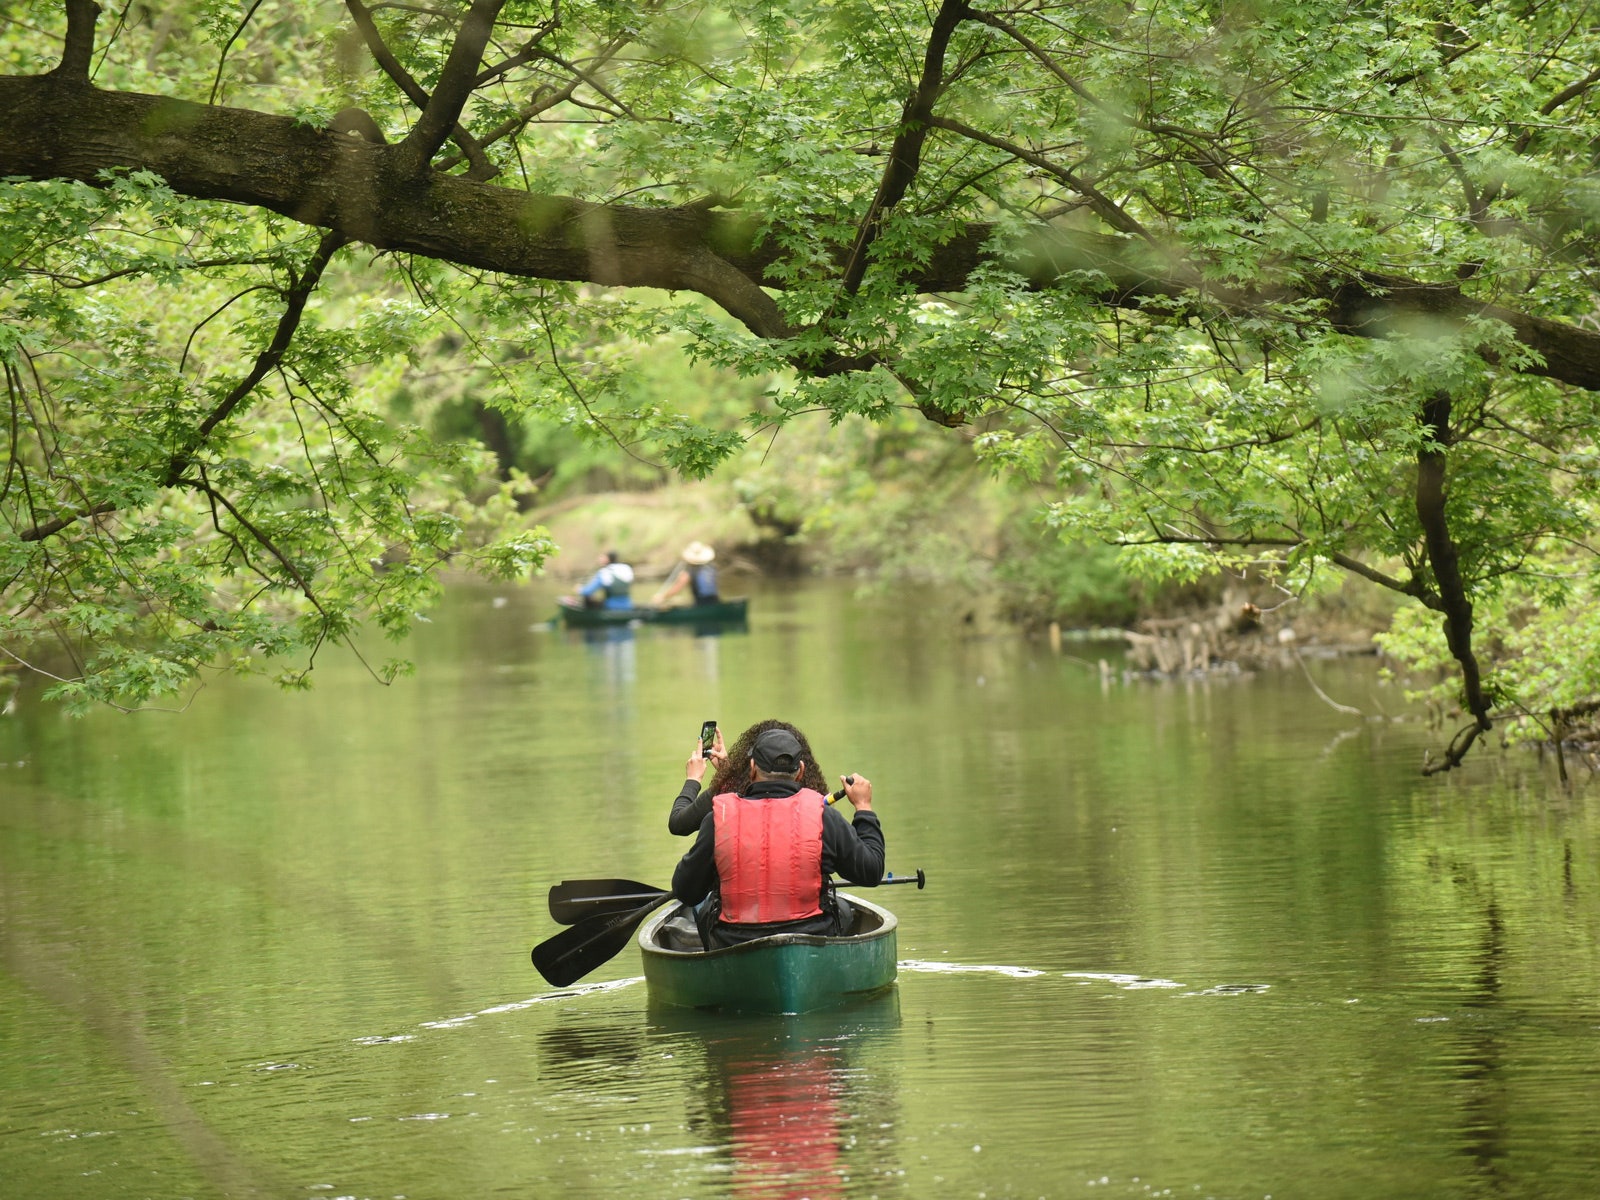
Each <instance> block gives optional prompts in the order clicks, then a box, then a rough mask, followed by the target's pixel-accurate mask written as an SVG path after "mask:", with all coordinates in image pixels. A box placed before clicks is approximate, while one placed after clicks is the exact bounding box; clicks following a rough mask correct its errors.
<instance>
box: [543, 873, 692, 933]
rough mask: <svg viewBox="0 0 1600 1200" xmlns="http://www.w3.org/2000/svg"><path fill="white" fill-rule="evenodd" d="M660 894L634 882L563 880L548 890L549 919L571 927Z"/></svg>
mask: <svg viewBox="0 0 1600 1200" xmlns="http://www.w3.org/2000/svg"><path fill="white" fill-rule="evenodd" d="M664 892H665V889H664V888H658V887H651V886H650V885H649V884H648V883H640V882H639V881H638V880H636V879H563V880H562V881H561V882H560V883H557V884H552V885H551V887H550V917H551V919H552V920H555V921H559V922H560V923H561V924H563V925H574V924H576V923H577V922H579V921H582V920H584V919H586V918H588V917H603V916H609V915H611V914H613V913H620V912H628V911H630V910H632V909H635V908H638V907H639V905H641V904H643V903H644V902H645V901H646V900H654V899H656V898H657V897H658V896H661V895H663V894H664Z"/></svg>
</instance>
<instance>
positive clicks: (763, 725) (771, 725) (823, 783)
mask: <svg viewBox="0 0 1600 1200" xmlns="http://www.w3.org/2000/svg"><path fill="white" fill-rule="evenodd" d="M769 729H786V730H788V731H789V732H790V733H792V734H794V736H795V740H796V741H798V742H799V743H800V754H801V756H802V757H803V758H804V759H805V768H806V769H805V774H804V775H802V776H801V777H800V782H801V784H802V785H803V786H805V787H808V788H811V789H812V790H813V791H817V792H821V793H822V794H823V795H824V796H826V795H827V794H828V777H827V776H826V775H824V774H823V773H822V768H821V767H819V766H817V758H816V755H814V754H812V753H811V743H810V742H808V741H806V735H805V734H803V733H801V732H800V731H799V730H798V729H796V728H795V727H794V726H793V725H791V724H789V722H787V721H779V720H776V719H769V720H766V721H757V722H756V723H755V724H754V725H752V726H750V728H749V729H746V730H745V731H744V732H743V733H741V734H740V735H739V738H738V740H737V741H735V742H734V743H733V745H731V746H729V747H728V763H727V765H726V766H725V767H723V768H722V769H721V770H720V771H718V772H717V774H716V778H714V779H713V780H712V781H711V783H710V784H709V790H710V792H711V794H712V795H713V796H720V795H722V794H723V793H724V792H738V791H741V790H742V789H743V788H744V786H745V784H746V783H748V782H749V779H750V755H751V753H752V752H753V751H754V749H755V744H756V739H757V738H758V737H760V736H761V735H762V734H763V733H765V732H766V731H767V730H769Z"/></svg>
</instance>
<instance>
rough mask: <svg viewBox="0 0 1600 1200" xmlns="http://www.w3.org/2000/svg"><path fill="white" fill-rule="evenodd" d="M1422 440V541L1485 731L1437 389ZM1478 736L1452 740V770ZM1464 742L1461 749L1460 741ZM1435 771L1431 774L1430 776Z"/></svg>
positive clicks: (1446, 404)
mask: <svg viewBox="0 0 1600 1200" xmlns="http://www.w3.org/2000/svg"><path fill="white" fill-rule="evenodd" d="M1422 425H1423V442H1422V445H1421V446H1420V447H1419V448H1418V450H1417V488H1416V506H1417V519H1418V521H1419V522H1420V523H1421V525H1422V537H1423V542H1424V544H1425V545H1426V546H1427V548H1428V564H1429V566H1431V567H1432V568H1433V581H1434V584H1435V586H1436V587H1437V588H1438V590H1439V599H1440V601H1441V604H1440V611H1442V612H1443V613H1444V636H1445V642H1446V644H1447V645H1448V646H1449V647H1450V654H1451V657H1453V658H1454V659H1455V660H1456V662H1457V663H1458V664H1459V665H1460V667H1461V686H1462V694H1463V699H1464V700H1465V702H1466V708H1467V711H1468V712H1470V713H1471V714H1472V716H1473V718H1474V719H1475V721H1476V722H1477V728H1478V730H1479V731H1480V732H1482V733H1487V732H1489V730H1490V729H1492V728H1494V725H1493V722H1492V721H1491V720H1490V717H1489V699H1488V697H1487V696H1486V695H1485V694H1484V691H1483V679H1482V673H1481V671H1480V668H1479V666H1478V659H1477V656H1476V655H1475V654H1474V653H1473V650H1472V601H1471V600H1470V599H1469V598H1468V592H1467V587H1466V584H1465V582H1464V581H1463V580H1462V578H1461V563H1460V555H1459V553H1458V551H1457V549H1456V544H1455V539H1454V538H1453V537H1452V536H1451V534H1450V525H1449V521H1448V519H1447V517H1446V514H1445V496H1446V480H1445V466H1446V454H1447V452H1448V450H1449V448H1450V445H1451V443H1452V442H1453V440H1454V438H1455V433H1454V431H1453V430H1452V429H1451V427H1450V396H1449V394H1448V393H1446V392H1437V393H1435V394H1434V395H1432V396H1430V397H1429V398H1428V400H1427V401H1426V402H1425V403H1424V404H1423V406H1422ZM1476 736H1477V735H1476V734H1470V735H1468V736H1467V737H1466V738H1465V739H1461V738H1460V737H1458V738H1457V739H1456V740H1455V741H1452V742H1451V745H1450V749H1449V750H1448V751H1447V752H1446V755H1445V765H1443V766H1441V767H1439V768H1438V769H1439V770H1449V769H1450V767H1453V766H1456V765H1457V764H1458V763H1460V761H1461V759H1462V758H1463V757H1464V756H1465V755H1466V752H1467V749H1468V748H1469V747H1470V746H1471V745H1472V743H1473V740H1474V739H1475V738H1476ZM1458 741H1459V742H1460V747H1459V750H1458V749H1457V745H1456V743H1457V742H1458ZM1431 773H1432V772H1430V774H1431Z"/></svg>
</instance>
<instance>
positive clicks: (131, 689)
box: [0, 0, 1600, 766]
mask: <svg viewBox="0 0 1600 1200" xmlns="http://www.w3.org/2000/svg"><path fill="white" fill-rule="evenodd" d="M19 7H21V11H19ZM0 23H3V24H0V70H4V71H6V72H7V74H5V75H3V76H0V177H4V179H5V180H6V182H5V185H4V189H3V191H0V204H3V206H4V216H3V225H0V239H3V247H4V251H3V253H0V286H3V288H4V292H3V293H0V294H3V296H4V301H3V303H4V308H3V309H0V361H3V363H4V368H5V374H6V383H7V392H8V397H9V414H10V418H9V422H8V428H7V432H6V434H5V435H4V436H5V437H6V439H7V440H6V443H5V444H6V447H7V460H6V465H5V471H4V477H3V482H0V514H3V517H0V581H3V582H4V587H5V596H6V602H5V606H4V610H3V612H0V647H4V648H5V652H6V653H7V654H10V655H12V656H13V657H14V658H16V659H19V660H26V661H29V662H36V660H35V659H33V657H32V652H31V651H30V650H29V649H28V647H29V646H30V645H34V644H37V642H38V640H39V639H40V638H42V637H46V636H49V637H51V638H54V639H56V640H57V642H58V643H60V644H62V645H64V646H66V647H68V648H69V649H70V651H71V654H72V658H73V668H72V669H71V670H70V671H63V672H61V673H60V674H61V677H62V682H61V684H60V685H59V688H60V690H61V691H62V692H63V693H64V694H65V695H67V696H68V697H69V698H74V699H78V700H92V699H110V700H114V701H117V702H141V701H144V700H146V699H148V698H150V697H152V696H155V695H159V694H162V693H166V692H171V691H173V690H176V689H179V688H181V687H182V686H184V684H185V683H186V681H188V680H190V679H192V678H193V677H194V675H195V674H196V672H197V671H198V670H199V669H200V668H201V666H202V665H203V664H205V663H215V662H234V663H243V664H249V663H254V662H258V661H262V660H269V659H284V660H286V661H293V662H295V663H297V664H299V663H303V660H304V655H305V653H306V652H307V651H308V650H311V649H313V648H314V647H315V646H317V645H319V644H321V643H322V642H323V641H326V640H327V639H329V638H334V639H344V638H348V637H349V636H350V635H351V634H352V632H353V631H354V630H355V629H357V628H358V627H359V626H361V625H362V624H363V623H366V622H372V621H376V622H377V623H379V624H380V625H381V626H383V627H384V628H386V629H389V630H391V631H394V632H397V633H398V632H402V631H403V630H404V629H405V628H406V626H407V624H408V623H409V621H410V620H411V619H412V617H413V615H414V614H415V612H416V611H417V609H418V606H419V605H420V604H421V603H422V602H423V601H424V600H425V598H426V595H427V593H428V592H429V591H430V590H431V589H432V588H433V587H435V586H436V585H435V582H434V581H435V578H436V574H437V570H438V566H439V564H440V563H441V562H442V561H445V559H446V558H448V557H451V556H455V557H458V558H459V557H461V556H467V557H476V558H477V559H478V560H480V561H481V562H483V563H484V564H485V565H486V566H488V567H489V568H491V569H496V570H502V571H510V572H515V571H519V570H525V569H527V568H528V567H529V566H532V565H535V564H537V562H539V561H540V560H541V559H542V557H543V555H544V554H545V553H547V551H548V549H549V546H548V542H547V540H545V539H544V538H543V537H542V535H541V534H540V533H539V532H538V531H534V532H531V533H530V532H527V531H526V530H521V531H519V530H517V529H516V528H515V526H514V525H511V526H506V525H502V524H500V523H499V522H498V517H499V515H503V512H504V511H505V510H506V508H507V498H506V496H505V495H504V494H503V492H502V494H500V495H499V496H498V499H496V498H495V497H489V496H486V494H485V493H484V492H483V490H482V488H481V486H479V484H478V483H477V482H476V481H477V480H478V479H479V478H480V469H481V464H479V463H477V462H476V461H475V460H474V457H473V453H474V452H473V451H472V450H471V448H467V447H451V446H445V445H438V444H434V443H432V442H430V441H429V439H427V438H426V437H425V436H424V435H423V434H422V432H421V430H420V429H418V428H413V427H409V426H405V425H401V424H398V423H396V422H395V421H393V420H389V419H385V408H384V398H385V397H386V396H388V395H391V394H392V393H393V392H394V390H395V388H396V386H397V381H398V380H401V379H403V378H405V377H406V375H407V372H414V371H415V370H416V369H417V368H416V363H417V357H416V353H415V352H416V349H417V347H418V346H420V345H422V344H424V343H425V342H427V341H428V340H429V339H437V338H440V337H446V336H448V337H449V338H450V339H451V343H450V344H452V345H453V346H455V347H456V348H457V353H458V354H459V355H460V356H461V357H463V358H464V359H471V360H472V361H473V362H475V363H478V364H481V365H484V366H486V367H488V368H489V369H490V370H491V371H492V375H491V376H490V378H491V379H492V380H493V383H492V387H491V390H492V394H490V395H488V396H486V397H485V400H486V402H488V403H490V404H492V405H494V406H497V407H499V408H501V409H503V410H505V411H507V412H512V413H515V412H518V411H527V410H534V409H537V410H542V411H548V412H553V413H556V414H558V415H561V416H562V417H563V418H564V419H567V420H569V421H570V422H572V424H573V425H574V427H576V428H580V429H585V430H589V431H591V432H593V433H595V434H596V435H613V434H615V432H616V430H617V429H619V428H626V430H627V431H628V436H629V437H630V438H633V439H637V440H638V441H639V442H640V444H643V445H646V446H649V447H652V448H653V450H654V452H655V453H656V454H657V455H658V456H659V457H660V459H661V460H662V461H664V462H666V463H668V464H670V465H671V466H672V467H674V468H675V469H677V470H679V471H682V472H684V473H686V474H690V475H696V474H704V473H705V472H708V471H710V470H712V469H714V468H715V466H716V465H717V463H718V462H720V461H722V460H723V459H724V458H725V457H726V456H727V455H728V454H730V453H731V452H733V450H734V449H736V448H737V447H738V446H739V445H740V444H741V440H742V438H743V437H745V436H748V435H749V431H750V430H751V429H753V428H756V427H761V426H766V425H770V424H773V423H777V424H778V425H780V426H781V425H782V424H783V423H785V422H787V421H789V420H793V419H796V418H797V417H799V416H801V415H802V414H807V413H814V412H818V411H821V412H824V413H826V414H827V415H828V416H829V418H830V419H833V420H840V419H843V418H844V417H845V416H846V415H848V414H858V415H862V416H865V417H868V418H874V417H882V416H884V415H885V414H887V413H889V412H892V411H894V410H896V409H897V408H899V407H902V406H907V405H910V406H914V407H915V408H916V409H917V410H920V412H921V413H922V414H924V415H925V416H926V417H927V418H928V419H929V420H931V421H934V422H936V423H937V424H939V425H941V426H948V427H950V428H951V429H952V431H953V432H952V433H951V434H950V436H952V437H962V438H968V439H970V440H971V442H972V445H973V447H974V448H975V450H976V451H977V453H978V454H979V455H981V456H982V458H983V459H984V460H985V461H986V462H987V463H988V464H989V465H990V466H992V468H993V469H994V470H995V471H997V472H1002V473H1005V474H1010V475H1016V476H1017V477H1019V478H1023V479H1026V480H1029V481H1032V482H1033V483H1034V484H1035V485H1036V486H1038V487H1040V488H1041V489H1042V490H1043V492H1044V494H1045V496H1046V497H1047V499H1046V514H1045V515H1046V519H1047V520H1048V521H1049V522H1050V524H1051V525H1053V526H1055V527H1057V528H1059V529H1060V530H1061V531H1062V533H1063V535H1064V536H1073V537H1084V536H1093V537H1098V538H1103V539H1107V540H1110V541H1112V542H1114V543H1116V544H1118V545H1121V546H1123V547H1124V548H1125V550H1124V553H1125V556H1126V559H1127V561H1128V562H1129V563H1130V564H1132V565H1133V566H1135V567H1136V568H1138V569H1141V570H1146V571H1149V572H1151V573H1153V574H1157V575H1166V576H1174V575H1176V576H1179V577H1182V576H1186V575H1196V574H1198V573H1200V572H1202V571H1206V570H1210V569H1215V568H1217V567H1220V566H1231V567H1241V566H1249V567H1251V568H1252V569H1254V570H1256V571H1258V572H1265V573H1268V574H1270V575H1271V576H1272V577H1273V578H1275V579H1276V580H1278V581H1279V582H1280V583H1281V585H1282V586H1283V587H1284V588H1285V590H1286V593H1288V594H1294V593H1296V592H1298V591H1301V590H1303V589H1305V588H1307V587H1310V586H1314V584H1315V582H1316V580H1317V578H1318V577H1319V576H1322V575H1326V574H1327V569H1328V568H1338V569H1339V570H1341V571H1344V572H1350V573H1354V574H1355V575H1357V576H1360V577H1362V578H1364V579H1366V580H1369V581H1371V582H1372V583H1374V584H1375V585H1378V586H1380V587H1383V588H1387V589H1390V590H1392V591H1394V592H1396V593H1399V594H1401V595H1403V596H1405V597H1407V598H1408V601H1409V602H1412V604H1411V607H1410V608H1409V609H1408V610H1406V612H1405V614H1404V615H1403V617H1402V619H1401V620H1400V621H1399V622H1397V625H1396V627H1395V629H1394V630H1392V631H1391V633H1390V635H1389V638H1390V646H1391V648H1392V649H1393V650H1394V651H1395V652H1396V653H1398V654H1402V655H1404V656H1406V657H1408V658H1410V659H1411V660H1412V661H1415V662H1418V663H1427V662H1440V663H1449V664H1450V665H1451V667H1452V669H1453V682H1452V683H1451V684H1450V691H1451V693H1452V694H1453V696H1454V698H1455V700H1456V701H1457V702H1458V703H1459V705H1460V707H1461V709H1462V710H1463V712H1464V713H1465V714H1466V725H1465V727H1464V728H1463V730H1462V732H1461V733H1460V734H1459V735H1458V736H1457V737H1456V738H1455V739H1454V741H1453V742H1452V744H1451V746H1450V747H1449V749H1448V751H1447V752H1446V754H1445V756H1444V759H1443V761H1442V763H1441V764H1439V765H1440V766H1449V765H1454V764H1455V763H1456V762H1459V761H1460V758H1461V755H1462V754H1464V753H1465V752H1466V750H1467V748H1468V747H1469V746H1470V745H1471V744H1472V742H1473V740H1474V739H1475V738H1477V737H1478V736H1480V735H1481V734H1482V733H1485V732H1488V731H1489V730H1491V729H1492V728H1493V727H1494V723H1495V721H1496V720H1506V721H1508V722H1514V721H1519V720H1520V721H1524V722H1527V721H1530V720H1532V721H1534V722H1535V723H1536V724H1538V725H1539V727H1540V728H1546V729H1548V727H1549V726H1550V724H1551V722H1554V723H1555V725H1556V726H1557V727H1558V729H1559V727H1560V726H1561V724H1562V722H1564V721H1565V720H1566V719H1567V718H1568V716H1569V715H1570V714H1571V713H1573V712H1575V711H1577V710H1579V709H1582V708H1583V707H1584V706H1586V705H1591V704H1592V702H1593V701H1594V699H1595V698H1596V696H1600V653H1597V652H1596V650H1595V649H1594V647H1596V646H1597V645H1600V637H1596V636H1595V635H1596V634H1597V633H1600V628H1597V626H1600V619H1597V618H1596V617H1595V615H1594V613H1595V610H1596V606H1595V605H1594V604H1593V599H1594V593H1595V560H1594V552H1593V548H1592V547H1591V546H1590V545H1589V544H1588V542H1587V539H1588V537H1589V536H1590V532H1591V529H1592V527H1593V524H1594V515H1595V511H1594V506H1595V498H1596V497H1595V484H1596V479H1597V470H1600V454H1597V447H1596V442H1595V433H1594V431H1595V429H1596V428H1597V424H1596V422H1597V418H1600V412H1597V411H1596V395H1597V393H1600V313H1597V311H1596V305H1595V301H1594V281H1593V277H1592V276H1593V272H1594V270H1595V267H1596V251H1597V248H1600V243H1597V235H1600V176H1597V174H1596V162H1595V154H1596V149H1595V148H1596V146H1597V145H1600V141H1597V137H1600V125H1597V122H1596V119H1595V109H1594V103H1593V93H1592V89H1593V88H1594V86H1595V84H1596V83H1597V82H1600V68H1596V67H1595V66H1594V65H1593V64H1595V63H1596V62H1600V53H1597V51H1600V25H1597V23H1596V21H1595V13H1594V10H1593V9H1592V6H1590V5H1589V4H1587V3H1580V4H1579V5H1577V6H1574V5H1571V4H1565V5H1557V4H1552V3H1548V2H1545V0H1490V2H1488V3H1480V4H1472V5H1468V4H1458V3H1446V2H1440V0H1375V2H1372V3H1357V4H1355V5H1348V4H1344V3H1338V4H1335V3H1326V2H1315V0H1303V2H1294V0H1275V2H1273V3H1248V2H1246V3H1237V4H1234V3H1228V4H1224V3H1206V2H1200V0H1168V2H1166V3H1155V2H1153V0H1117V2H1116V3H1112V2H1110V0H1104V2H1096V0H1091V2H1089V3H1078V4H1072V5H1064V4H1059V3H1051V2H1047V0H1023V2H1009V3H1007V2H1000V3H993V4H983V3H965V2H956V0H945V2H943V3H940V4H938V5H934V4H933V3H931V0H930V2H928V3H909V2H902V0H831V2H824V0H762V2H759V3H755V2H752V3H740V2H732V0H729V2H722V3H716V2H711V0H706V2H703V3H702V2H696V0H683V2H679V3H668V2H666V0H633V2H629V0H591V2H587V3H585V2H574V0H568V2H553V0H551V2H534V0H472V2H471V3H470V4H468V3H464V2H462V0H433V2H431V3H430V2H425V3H405V4H399V3H386V2H379V0H345V2H344V3H343V4H338V3H333V2H331V0H329V2H312V0H302V2H295V0H253V2H235V3H224V2H223V0H201V2H197V3H195V4H193V5H187V6H183V12H182V13H181V14H178V13H174V12H173V11H171V8H170V6H158V5H151V4H145V3H139V2H137V0H124V2H123V3H122V4H120V6H116V7H111V6H108V8H107V9H106V11H104V12H102V11H101V8H100V6H99V5H97V4H95V3H94V2H93V0H64V2H63V3H61V4H58V5H52V4H45V3H35V4H31V5H28V6H17V5H8V6H0ZM663 335H672V336H676V337H678V338H680V339H682V340H683V341H684V344H685V345H686V346H687V349H688V352H689V353H690V354H692V355H694V356H696V357H698V358H700V359H702V360H704V361H707V362H710V363H714V364H717V365H719V366H721V367H724V368H726V369H728V370H730V371H734V372H738V373H739V374H741V375H744V376H746V377H750V378H756V379H761V380H764V381H767V385H768V386H767V399H766V400H765V401H764V402H763V404H762V405H761V406H760V408H759V411H756V412H754V413H752V414H751V416H750V419H749V424H748V425H747V426H746V427H745V428H744V429H743V431H741V430H740V429H737V428H732V429H730V428H712V427H703V426H701V425H700V424H697V423H696V422H695V421H693V420H691V419H689V418H688V417H687V416H686V415H685V414H683V413H681V412H674V411H671V410H668V409H666V408H663V407H660V406H655V407H652V406H649V405H632V406H630V405H627V404H623V403H619V402H618V401H617V389H616V386H615V380H616V376H617V373H618V372H619V371H622V370H624V369H625V365H624V364H619V363H616V362H614V361H610V360H606V359H605V358H604V356H599V355H593V354H590V353H588V351H587V349H586V348H588V347H593V346H595V345H598V344H603V343H604V342H606V341H607V340H615V339H628V338H632V339H648V338H652V337H659V336H663ZM474 488H477V489H478V491H477V493H476V494H473V489H474ZM469 500H470V501H472V502H471V503H469V502H468V501H469ZM497 505H498V507H497ZM377 669H379V670H380V671H381V670H383V669H384V668H381V667H380V668H377ZM389 669H390V670H393V669H395V668H394V667H393V666H392V665H391V667H390V668H389ZM300 670H301V668H300V667H299V666H297V667H295V668H294V669H293V670H291V671H290V672H289V674H288V678H290V679H295V678H300V677H301V675H300Z"/></svg>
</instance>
